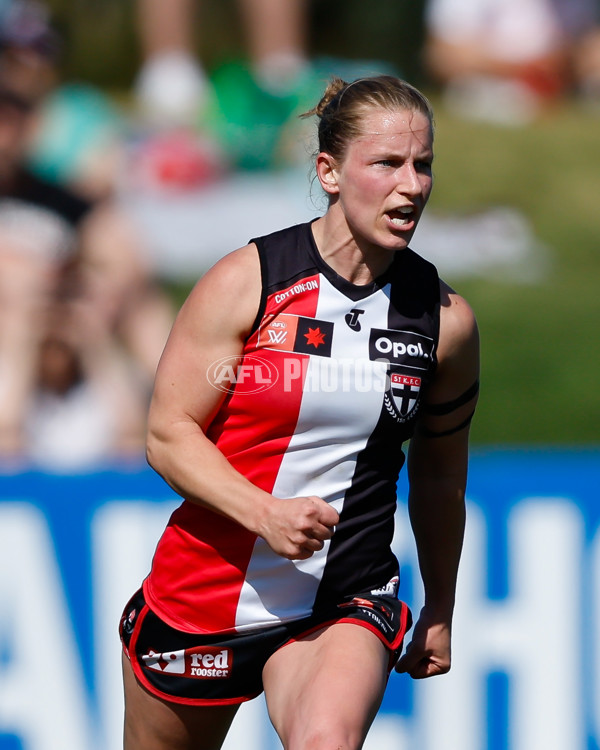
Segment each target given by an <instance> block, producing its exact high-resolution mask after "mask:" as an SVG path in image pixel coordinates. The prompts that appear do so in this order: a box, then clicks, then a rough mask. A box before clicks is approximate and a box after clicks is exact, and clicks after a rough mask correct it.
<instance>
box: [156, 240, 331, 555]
mask: <svg viewBox="0 0 600 750" xmlns="http://www.w3.org/2000/svg"><path fill="white" fill-rule="evenodd" d="M259 302H260V268H259V260H258V255H257V252H256V248H255V247H254V246H253V245H250V246H247V247H245V248H242V249H240V250H237V251H236V252H234V253H232V254H230V255H228V256H226V257H225V258H223V259H222V260H221V261H219V262H218V263H217V264H216V265H215V266H214V267H213V268H212V269H211V270H210V271H208V272H207V273H206V275H205V276H204V277H203V278H202V279H201V280H200V281H199V282H198V284H197V285H196V286H195V288H194V289H193V291H192V293H191V294H190V296H189V298H188V299H187V300H186V302H185V303H184V305H183V307H182V309H181V311H180V313H179V315H178V316H177V319H176V321H175V324H174V326H173V329H172V331H171V334H170V336H169V339H168V341H167V345H166V347H165V350H164V353H163V356H162V357H161V360H160V363H159V366H158V370H157V374H156V381H155V387H154V393H153V396H152V401H151V405H150V412H149V416H148V439H147V456H148V461H149V463H150V465H151V466H152V467H153V468H154V469H155V470H156V471H157V472H158V473H159V474H160V475H161V476H162V477H163V478H164V479H165V480H166V481H167V482H168V483H169V484H170V486H171V487H173V489H174V490H175V491H176V492H177V493H179V494H180V495H181V496H182V497H185V498H186V499H187V500H190V501H191V502H194V503H198V504H201V505H203V506H205V507H208V508H210V509H211V510H214V511H216V512H218V513H220V514H222V515H225V516H227V517H228V518H231V519H232V520H234V521H236V522H237V523H239V524H241V525H242V526H244V527H245V528H247V529H249V530H250V531H252V532H253V533H255V534H258V535H260V536H262V537H263V538H264V539H265V540H266V541H267V542H268V544H269V545H270V546H271V547H272V548H273V549H274V550H275V552H277V553H278V554H281V555H282V556H284V557H289V558H293V559H304V558H306V557H310V555H312V554H313V553H314V552H315V551H316V550H317V549H321V548H322V546H323V540H324V539H328V538H330V536H331V533H332V532H331V527H332V526H333V525H334V524H335V523H337V521H338V515H337V512H336V511H335V510H334V509H333V508H331V507H330V506H329V505H327V503H325V502H324V501H323V500H321V499H320V498H316V497H310V498H290V499H285V500H282V499H279V498H274V497H273V496H272V495H270V494H269V493H267V492H264V491H263V490H261V489H259V488H258V487H256V486H254V485H253V484H252V483H251V482H249V481H248V480H247V479H246V478H245V477H243V476H242V475H241V474H240V473H239V472H238V471H236V470H235V469H234V468H233V467H232V466H231V464H230V463H229V462H228V461H227V459H226V458H225V456H223V454H222V453H221V452H220V451H219V450H218V448H217V447H216V446H215V445H214V444H213V443H212V442H211V441H210V440H209V439H208V438H207V437H206V435H205V430H206V429H207V427H208V426H209V424H210V422H211V420H212V419H213V418H214V416H215V414H216V412H217V410H218V409H219V407H220V405H221V404H222V401H223V399H224V396H225V394H224V393H223V392H221V391H220V390H218V389H217V388H215V387H214V386H213V385H211V384H210V383H209V380H208V378H207V372H208V371H209V368H210V366H211V364H212V363H214V362H215V361H216V360H220V359H222V358H224V357H235V356H237V355H239V354H240V353H241V351H242V348H243V344H244V340H245V338H246V337H247V335H248V333H249V331H250V328H251V326H252V323H253V321H254V318H255V316H256V313H257V310H258V306H259ZM249 397H250V396H249Z"/></svg>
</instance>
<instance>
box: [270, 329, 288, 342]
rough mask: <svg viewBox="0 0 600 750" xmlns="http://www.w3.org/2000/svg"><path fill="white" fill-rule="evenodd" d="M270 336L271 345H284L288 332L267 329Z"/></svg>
mask: <svg viewBox="0 0 600 750" xmlns="http://www.w3.org/2000/svg"><path fill="white" fill-rule="evenodd" d="M267 333H268V334H269V343H270V344H283V343H284V342H285V340H286V338H287V331H286V330H285V329H283V330H278V331H275V330H273V328H267Z"/></svg>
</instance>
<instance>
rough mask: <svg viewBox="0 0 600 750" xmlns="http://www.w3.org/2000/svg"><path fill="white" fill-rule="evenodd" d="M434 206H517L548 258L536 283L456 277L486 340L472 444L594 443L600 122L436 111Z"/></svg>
mask: <svg viewBox="0 0 600 750" xmlns="http://www.w3.org/2000/svg"><path fill="white" fill-rule="evenodd" d="M436 122H437V136H436V138H437V146H436V163H435V175H436V184H435V189H434V195H433V197H432V200H431V203H430V207H431V208H432V209H434V210H436V211H442V212H445V213H448V212H465V211H472V210H478V209H483V208H486V207H489V206H493V205H504V206H513V207H516V208H518V209H519V210H520V211H522V212H523V213H524V214H525V215H526V216H527V217H528V219H529V220H530V221H531V223H532V226H533V228H534V230H535V234H536V235H537V237H539V239H540V240H541V241H542V242H543V243H544V245H546V246H547V247H548V249H549V253H550V258H551V262H550V264H549V266H548V268H547V269H546V271H545V273H544V275H543V277H542V278H541V279H540V280H538V281H536V282H534V283H531V282H527V281H522V282H519V280H518V278H517V279H515V278H514V277H513V278H511V280H510V281H507V280H506V278H497V279H494V278H484V279H481V278H477V279H473V278H470V279H469V278H466V277H465V278H464V279H460V278H456V279H448V281H449V282H450V283H452V284H453V286H454V287H455V288H456V289H457V290H458V291H459V292H460V293H461V294H463V295H464V296H466V297H467V299H468V300H469V301H470V303H471V305H472V306H473V308H474V309H475V311H476V314H477V317H478V320H479V324H480V329H481V337H482V392H481V402H480V408H479V410H478V414H477V417H476V420H475V421H474V423H473V432H472V435H473V442H474V443H475V444H487V445H490V444H507V443H510V444H515V443H517V444H518V443H535V444H537V445H547V444H551V445H558V444H590V443H595V444H598V443H599V442H600V377H599V372H600V345H599V344H600V341H599V340H600V336H599V329H600V116H598V115H593V114H591V113H589V112H585V111H583V110H582V109H581V108H579V107H577V106H576V105H565V106H564V107H562V108H560V109H558V110H556V111H554V112H553V113H551V114H550V115H548V116H546V117H545V118H544V119H542V120H541V121H539V122H536V123H535V124H532V125H530V126H527V127H520V128H506V127H496V126H491V125H483V124H476V123H468V122H464V121H460V120H456V119H454V118H452V117H451V116H450V115H449V114H448V113H447V112H445V111H444V110H443V108H441V107H440V106H436Z"/></svg>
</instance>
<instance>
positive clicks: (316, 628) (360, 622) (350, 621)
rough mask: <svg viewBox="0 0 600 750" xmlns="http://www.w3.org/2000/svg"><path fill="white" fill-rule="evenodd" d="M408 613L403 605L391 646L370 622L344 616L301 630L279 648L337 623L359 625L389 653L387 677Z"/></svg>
mask: <svg viewBox="0 0 600 750" xmlns="http://www.w3.org/2000/svg"><path fill="white" fill-rule="evenodd" d="M408 611H409V610H408V607H407V606H406V604H403V606H402V615H401V620H400V628H399V629H398V635H397V636H396V637H395V638H394V641H393V642H392V643H391V644H389V643H388V642H387V641H386V640H385V637H384V635H383V633H382V632H381V631H380V630H379V629H378V628H376V627H375V625H371V623H370V622H365V620H358V619H356V618H354V617H351V616H345V617H342V618H339V619H338V618H335V619H332V620H327V621H326V622H323V623H320V624H319V625H315V626H314V627H313V628H309V629H308V630H303V631H302V633H299V634H298V635H295V636H294V637H293V638H290V639H289V640H288V641H286V642H285V643H284V644H282V645H281V646H280V648H285V647H286V646H289V645H290V644H291V643H296V642H297V641H301V640H302V639H303V638H306V637H307V636H309V635H312V633H317V632H318V631H319V630H324V629H325V628H328V627H330V626H331V625H337V624H338V623H342V622H345V623H347V624H349V625H359V626H360V627H361V628H366V629H367V630H370V631H371V633H373V634H374V635H376V636H377V638H379V640H380V641H381V643H383V645H384V646H385V648H386V650H387V651H389V653H390V661H389V664H388V675H389V673H390V672H391V671H392V668H393V666H394V664H395V663H396V660H397V658H398V655H397V654H396V651H397V650H398V649H399V648H400V647H401V645H402V641H403V640H404V636H405V635H406V624H407V620H408ZM277 650H279V649H277ZM274 653H275V652H274Z"/></svg>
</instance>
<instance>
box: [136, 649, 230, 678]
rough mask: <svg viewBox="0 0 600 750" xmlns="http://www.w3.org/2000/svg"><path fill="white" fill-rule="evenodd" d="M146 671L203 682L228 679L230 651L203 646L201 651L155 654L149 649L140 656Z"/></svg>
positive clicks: (185, 650) (189, 650) (190, 650)
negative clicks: (151, 670)
mask: <svg viewBox="0 0 600 750" xmlns="http://www.w3.org/2000/svg"><path fill="white" fill-rule="evenodd" d="M142 663H143V664H144V666H145V667H147V668H148V669H153V670H154V671H155V672H162V673H163V674H173V675H182V676H184V677H196V678H199V679H204V680H210V679H212V680H214V679H223V678H225V677H229V675H230V672H231V667H232V664H233V654H232V652H231V649H228V648H223V649H220V648H218V647H215V646H205V647H204V648H202V649H180V650H179V651H165V652H163V653H157V652H156V651H153V650H152V649H150V651H149V652H148V653H147V654H144V655H143V656H142Z"/></svg>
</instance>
